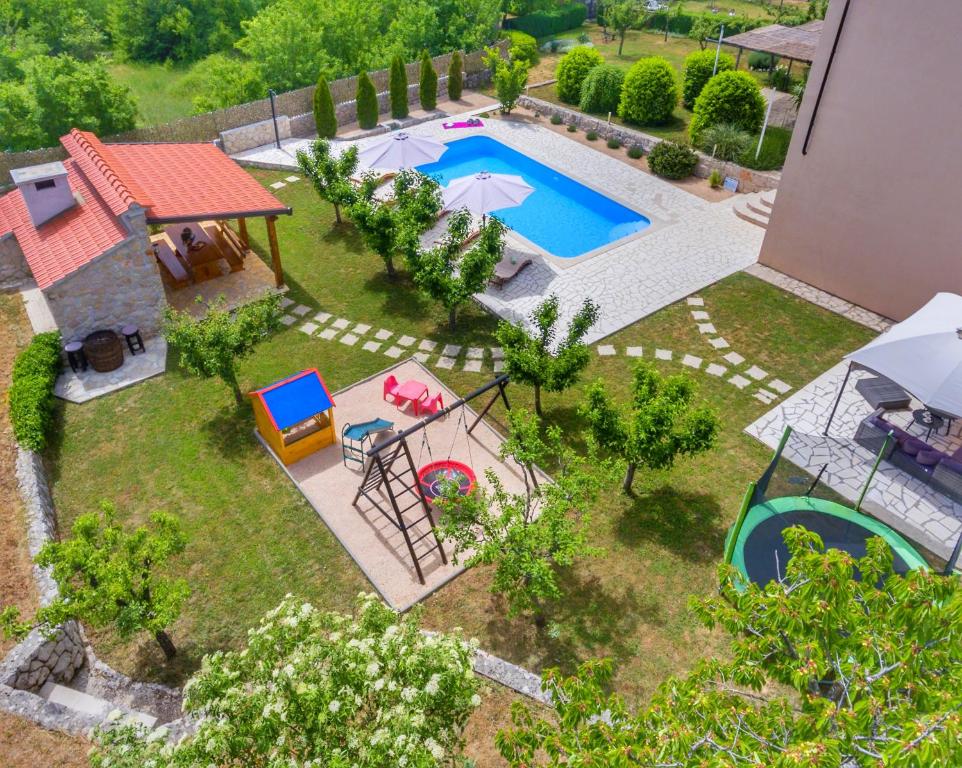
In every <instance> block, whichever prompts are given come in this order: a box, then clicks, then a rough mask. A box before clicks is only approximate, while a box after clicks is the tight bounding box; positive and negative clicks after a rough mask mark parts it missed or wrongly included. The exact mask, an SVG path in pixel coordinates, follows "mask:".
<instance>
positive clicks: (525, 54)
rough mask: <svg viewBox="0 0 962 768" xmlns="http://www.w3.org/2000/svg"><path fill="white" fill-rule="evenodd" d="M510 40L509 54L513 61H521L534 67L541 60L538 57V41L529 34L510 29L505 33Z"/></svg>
mask: <svg viewBox="0 0 962 768" xmlns="http://www.w3.org/2000/svg"><path fill="white" fill-rule="evenodd" d="M505 36H506V37H507V39H508V43H509V45H508V54H509V55H510V56H511V58H512V59H519V60H521V61H525V62H527V63H528V66H529V67H533V66H534V65H535V64H537V63H538V59H539V58H541V57H540V56H539V55H538V41H537V40H535V39H534V38H533V37H532V36H531V35H529V34H528V33H527V32H520V31H518V30H517V29H509V30H508V31H507V32H505Z"/></svg>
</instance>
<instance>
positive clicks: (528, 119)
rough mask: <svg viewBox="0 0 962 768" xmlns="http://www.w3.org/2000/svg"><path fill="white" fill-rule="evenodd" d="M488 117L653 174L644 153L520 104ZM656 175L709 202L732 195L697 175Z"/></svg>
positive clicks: (718, 200) (715, 201)
mask: <svg viewBox="0 0 962 768" xmlns="http://www.w3.org/2000/svg"><path fill="white" fill-rule="evenodd" d="M491 117H496V118H498V119H499V120H513V121H515V122H523V123H532V124H534V125H540V126H541V127H542V128H547V129H548V130H550V131H554V132H555V133H559V134H561V135H563V136H565V137H566V138H568V139H571V140H572V141H577V142H578V143H579V144H582V145H584V146H586V147H589V148H591V149H593V150H595V151H596V152H601V153H602V154H605V155H608V157H613V158H615V160H618V161H619V162H622V163H624V164H625V165H630V166H631V167H632V168H637V169H638V170H639V171H644V172H645V173H647V174H649V175H651V176H656V174H654V173H652V172H651V169H650V168H649V167H648V156H647V155H645V156H643V157H641V158H639V159H637V160H632V159H631V158H630V157H628V152H627V148H626V147H619V148H618V149H611V148H610V147H609V146H608V144H607V142H606V141H605V139H604V138H603V137H601V136H599V138H597V139H595V140H594V141H589V140H588V137H587V134H585V132H584V131H580V130H579V131H575V132H573V133H570V132H569V131H568V128H567V126H565V125H564V124H562V125H553V124H552V123H551V121H550V120H549V119H547V118H546V117H535V115H534V112H532V111H531V110H528V109H525V108H523V107H517V108H515V110H514V111H513V112H512V113H511V114H510V115H499V114H497V113H496V112H492V113H491ZM656 178H659V179H661V180H662V181H665V182H667V183H669V184H672V185H674V186H676V187H678V188H679V189H683V190H685V191H686V192H688V193H690V194H692V195H696V196H697V197H700V198H701V199H702V200H706V201H708V202H709V203H717V202H720V201H722V200H725V199H727V198H729V197H731V196H732V193H731V192H729V191H728V190H726V189H712V187H711V185H710V184H709V183H708V180H707V179H700V178H698V177H697V176H689V177H688V178H687V179H681V180H680V181H673V180H671V179H662V178H661V177H660V176H656Z"/></svg>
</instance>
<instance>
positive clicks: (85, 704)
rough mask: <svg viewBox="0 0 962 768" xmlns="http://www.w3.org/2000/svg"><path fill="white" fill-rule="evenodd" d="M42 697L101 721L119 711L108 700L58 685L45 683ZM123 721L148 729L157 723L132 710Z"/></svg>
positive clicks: (154, 718) (41, 690)
mask: <svg viewBox="0 0 962 768" xmlns="http://www.w3.org/2000/svg"><path fill="white" fill-rule="evenodd" d="M40 696H41V697H42V698H44V699H46V700H47V701H49V702H51V703H52V704H60V705H61V706H64V707H67V708H68V709H72V710H74V711H76V712H83V713H85V714H88V715H94V716H95V717H100V718H101V719H106V717H107V715H109V714H110V713H111V712H112V711H114V710H115V709H117V707H116V706H114V705H113V704H112V703H111V702H109V701H107V700H106V699H101V698H99V697H97V696H91V695H90V694H89V693H83V692H82V691H75V690H74V689H73V688H67V687H66V686H63V685H58V684H57V683H49V682H48V683H44V685H43V687H42V688H41V689H40ZM123 719H124V721H126V722H130V723H139V724H141V725H144V726H146V727H147V728H153V726H154V724H155V723H156V722H157V718H156V717H153V716H152V715H147V714H144V713H143V712H134V711H132V710H128V711H126V712H124V715H123Z"/></svg>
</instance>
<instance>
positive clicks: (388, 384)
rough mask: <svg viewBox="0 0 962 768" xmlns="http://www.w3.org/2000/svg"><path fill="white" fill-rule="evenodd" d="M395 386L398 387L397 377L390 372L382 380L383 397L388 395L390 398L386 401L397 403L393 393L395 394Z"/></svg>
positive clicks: (385, 397)
mask: <svg viewBox="0 0 962 768" xmlns="http://www.w3.org/2000/svg"><path fill="white" fill-rule="evenodd" d="M397 387H398V383H397V377H396V376H395V375H394V374H393V373H392V374H391V375H390V376H388V377H387V378H386V379H385V380H384V395H383V399H384V400H387V398H388V395H390V396H391V399H390V400H389V401H388V402H391V403H395V404H397V398H396V397H395V395H396V394H397Z"/></svg>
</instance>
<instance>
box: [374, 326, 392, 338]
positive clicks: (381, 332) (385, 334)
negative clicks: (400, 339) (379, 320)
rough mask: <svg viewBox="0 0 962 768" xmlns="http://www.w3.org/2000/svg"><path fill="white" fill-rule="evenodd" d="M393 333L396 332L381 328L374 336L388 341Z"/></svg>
mask: <svg viewBox="0 0 962 768" xmlns="http://www.w3.org/2000/svg"><path fill="white" fill-rule="evenodd" d="M393 335H394V334H393V333H391V332H390V331H385V330H384V329H383V328H382V329H381V330H379V331H378V332H377V333H375V334H374V338H375V339H377V340H378V341H387V340H388V339H390V338H391V337H392V336H393Z"/></svg>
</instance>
